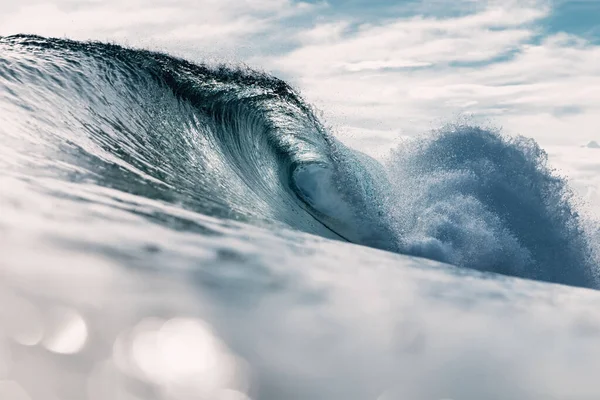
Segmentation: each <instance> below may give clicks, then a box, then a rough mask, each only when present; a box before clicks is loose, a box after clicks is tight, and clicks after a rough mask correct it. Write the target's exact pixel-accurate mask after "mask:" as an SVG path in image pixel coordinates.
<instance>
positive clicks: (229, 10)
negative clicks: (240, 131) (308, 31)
mask: <svg viewBox="0 0 600 400" xmlns="http://www.w3.org/2000/svg"><path fill="white" fill-rule="evenodd" d="M316 7H319V5H318V4H317V5H309V4H307V3H302V2H299V3H298V2H294V1H292V0H243V1H238V0H218V1H217V0H203V1H202V2H201V3H198V2H194V1H190V0H177V1H166V0H154V1H147V2H145V1H144V2H143V1H140V0H125V1H117V0H108V1H103V2H99V1H87V2H81V3H74V2H71V1H67V0H58V1H54V2H52V3H35V2H34V3H32V2H24V3H22V4H21V6H20V7H19V6H15V5H10V4H6V5H5V4H1V5H0V35H10V34H17V33H32V34H40V35H44V36H61V37H62V36H66V37H69V38H73V39H80V40H85V39H94V40H110V41H117V42H121V43H126V44H130V45H135V46H142V47H155V48H160V49H166V50H170V51H171V52H178V51H180V50H182V49H190V48H194V47H195V48H197V49H199V50H201V51H202V50H206V51H208V52H210V53H218V52H219V51H222V50H223V49H224V48H225V49H233V48H235V47H236V46H241V45H244V42H246V41H247V40H248V39H249V38H250V37H252V36H253V35H257V34H260V33H262V32H265V31H268V30H275V31H276V30H277V29H276V28H275V27H274V26H275V25H277V24H278V23H280V22H281V21H284V20H286V19H287V18H292V17H294V16H297V15H301V14H303V13H306V12H308V11H310V10H312V9H314V8H316Z"/></svg>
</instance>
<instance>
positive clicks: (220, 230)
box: [0, 35, 600, 400]
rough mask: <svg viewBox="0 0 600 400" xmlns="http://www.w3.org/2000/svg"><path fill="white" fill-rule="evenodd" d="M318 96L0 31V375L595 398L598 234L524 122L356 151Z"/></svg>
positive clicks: (34, 379) (394, 393)
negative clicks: (519, 128) (387, 150)
mask: <svg viewBox="0 0 600 400" xmlns="http://www.w3.org/2000/svg"><path fill="white" fill-rule="evenodd" d="M315 115H316V114H315V112H314V110H313V108H312V107H311V106H310V105H309V104H307V103H306V102H305V101H304V100H303V99H302V98H301V96H300V95H299V93H297V91H296V90H294V89H293V88H291V87H290V86H289V85H288V84H286V83H285V82H283V81H281V80H279V79H277V78H274V77H272V76H269V75H266V74H264V73H260V72H256V71H253V70H249V69H241V68H234V67H228V66H221V67H209V66H207V65H198V64H193V63H190V62H188V61H185V60H181V59H176V58H173V57H170V56H168V55H165V54H161V53H154V52H149V51H143V50H134V49H128V48H124V47H120V46H117V45H112V44H103V43H82V42H74V41H69V40H64V39H60V40H59V39H47V38H42V37H37V36H25V35H19V36H10V37H4V38H0V138H1V140H0V185H1V188H2V191H1V192H0V206H1V211H2V212H1V213H0V233H2V235H3V237H4V239H3V241H2V244H1V245H0V246H1V249H2V254H3V256H2V259H0V265H1V267H2V271H3V275H4V276H5V277H4V283H3V286H4V288H5V290H4V295H3V296H4V297H5V299H4V301H3V303H4V304H6V305H7V306H6V307H5V311H4V312H3V315H2V318H3V319H2V321H3V322H4V323H3V326H4V327H6V328H5V329H4V331H2V339H1V340H0V345H1V347H0V349H5V353H6V354H8V355H7V356H6V357H5V360H6V361H5V362H4V363H1V362H0V372H1V373H2V374H3V375H5V377H6V382H11V383H10V385H9V386H6V387H3V386H2V385H0V394H2V393H8V394H9V395H10V396H13V397H14V396H21V397H15V398H33V399H38V398H40V399H41V398H44V399H47V398H51V399H54V398H56V399H70V398H73V399H75V398H91V399H105V398H126V399H151V398H166V399H217V400H219V399H223V400H225V399H246V398H252V399H307V398H310V399H417V400H419V399H424V400H425V399H439V398H455V399H457V400H458V399H482V398H485V399H509V398H510V399H539V398H552V397H549V396H554V398H565V399H566V398H572V399H584V398H585V399H587V398H590V399H591V398H595V397H594V396H598V395H599V394H600V386H598V385H597V384H596V379H595V374H594V372H593V371H594V369H595V368H597V367H598V366H599V365H600V358H599V357H598V356H599V355H600V354H599V353H600V348H598V347H597V346H596V345H595V343H598V342H597V339H598V332H600V328H599V327H600V315H599V313H598V312H597V309H598V308H597V305H598V304H600V297H599V296H598V294H597V293H596V291H594V290H589V289H597V288H598V285H599V282H598V272H599V269H598V265H599V262H598V261H599V260H598V253H597V240H596V239H595V236H594V235H595V231H594V230H593V229H592V228H590V226H591V225H592V224H591V222H590V221H586V220H585V218H584V217H582V216H580V214H579V212H578V206H579V205H578V202H577V198H576V197H575V196H574V195H573V193H572V192H571V190H570V189H569V187H568V185H567V182H566V180H565V179H564V178H562V177H560V176H559V175H558V174H557V173H555V171H553V170H552V168H551V167H550V166H549V165H548V161H547V156H546V153H545V152H544V151H543V150H542V149H541V148H540V147H539V146H538V145H537V144H536V143H535V142H534V141H532V140H529V139H526V138H523V137H517V138H511V137H507V136H504V135H503V134H501V133H500V132H498V131H496V130H492V129H486V128H483V127H478V126H474V125H469V124H449V125H448V126H447V127H445V128H442V129H439V130H437V131H434V132H431V133H428V134H426V135H423V136H422V137H419V138H416V139H414V140H412V141H410V142H406V143H403V144H402V145H400V146H399V147H398V148H397V149H395V150H394V151H393V153H392V154H390V155H389V156H388V157H387V158H386V159H385V160H375V159H373V158H371V157H369V156H367V155H365V154H362V153H361V152H359V151H357V150H354V149H350V148H348V147H346V146H345V145H343V144H342V143H340V142H339V141H338V140H336V139H335V137H333V136H332V135H331V134H330V133H329V132H328V131H327V129H326V128H325V126H324V125H323V124H322V123H321V122H320V121H319V120H318V118H317V117H316V116H315ZM440 262H441V263H445V264H441V263H440ZM514 277H516V278H514ZM517 278H526V279H527V280H522V279H517ZM564 285H568V286H564ZM9 309H10V310H9ZM11 310H16V311H11ZM0 354H2V353H1V352H0ZM2 367H4V368H2ZM492 377H493V378H492ZM0 379H4V377H3V376H2V375H0ZM465 382H466V383H465ZM549 382H550V383H549ZM11 385H12V386H11ZM3 390H4V392H3ZM15 393H18V394H15ZM23 396H27V397H23ZM83 396H87V397H83ZM540 396H541V397H540ZM0 397H1V396H0Z"/></svg>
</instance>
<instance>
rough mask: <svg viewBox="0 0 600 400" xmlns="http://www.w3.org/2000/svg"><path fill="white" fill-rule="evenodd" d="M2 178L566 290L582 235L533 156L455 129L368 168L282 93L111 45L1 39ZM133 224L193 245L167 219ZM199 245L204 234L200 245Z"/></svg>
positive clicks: (563, 187) (590, 265)
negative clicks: (123, 196) (157, 204)
mask: <svg viewBox="0 0 600 400" xmlns="http://www.w3.org/2000/svg"><path fill="white" fill-rule="evenodd" d="M0 92H1V93H0V113H1V114H0V115H1V118H2V119H1V121H2V124H1V125H0V135H1V137H2V141H1V143H0V152H1V154H3V155H4V156H3V158H2V160H0V166H1V167H2V169H3V170H5V171H10V173H11V174H12V175H14V176H17V177H19V178H20V179H31V178H32V177H35V178H36V179H44V178H48V179H53V180H54V181H58V182H69V183H77V184H90V185H92V184H93V185H97V186H101V187H105V188H109V189H111V190H116V191H119V192H124V193H130V194H134V195H137V196H143V197H146V198H149V199H153V200H158V201H161V202H164V203H166V204H170V205H175V206H176V207H178V208H180V209H182V210H188V211H193V212H197V213H201V214H205V215H209V216H212V217H217V218H221V219H225V220H231V219H233V220H238V221H242V222H247V223H251V224H256V225H260V226H266V227H271V226H273V227H282V226H283V227H286V228H291V229H295V230H300V231H304V232H308V233H311V234H315V235H319V236H323V237H326V238H331V239H338V240H344V241H349V242H353V243H356V244H359V245H365V246H370V247H375V248H379V249H383V250H387V251H392V252H397V253H404V254H408V255H415V256H419V257H425V258H430V259H434V260H438V261H443V262H446V263H449V264H453V265H456V266H459V267H465V268H471V269H476V270H481V271H488V272H496V273H501V274H507V275H515V276H519V277H525V278H531V279H537V280H543V281H550V282H557V283H564V284H569V285H575V286H583V287H592V288H596V287H597V286H598V283H597V277H596V271H597V267H596V266H597V265H598V262H597V259H596V256H595V254H596V253H595V249H594V244H593V240H592V239H591V235H590V232H588V231H587V230H586V229H585V224H584V221H582V218H581V217H580V216H579V214H578V212H577V210H576V202H575V200H574V196H573V195H572V193H571V191H570V190H569V188H568V186H567V184H566V181H565V180H564V179H563V178H561V177H559V176H558V175H556V174H555V173H554V172H553V171H552V169H551V168H550V167H548V165H547V159H546V155H545V153H544V152H543V150H541V149H540V148H539V147H538V146H537V145H536V144H535V143H534V142H533V141H531V140H527V139H524V138H506V137H504V136H503V135H501V134H500V133H498V132H496V131H493V130H488V129H483V128H478V127H474V126H469V125H455V126H449V127H447V128H444V129H441V130H439V131H437V132H433V133H432V134H430V135H428V136H424V137H422V138H418V139H416V140H413V141H411V142H408V143H405V144H402V145H401V146H400V147H399V148H398V149H396V150H395V151H394V152H393V154H392V155H391V156H390V157H388V159H387V160H385V161H384V162H381V163H380V162H378V161H376V160H374V159H372V158H370V157H368V156H366V155H364V154H362V153H360V152H358V151H355V150H351V149H349V148H347V147H346V146H344V145H343V144H342V143H340V142H339V141H337V140H336V139H335V138H334V137H333V136H332V135H331V134H330V133H329V132H328V131H327V129H326V128H325V126H324V125H323V124H322V123H321V122H320V121H319V120H318V118H317V117H316V116H315V112H314V110H313V109H312V107H311V106H310V105H308V104H307V103H306V102H304V101H303V99H302V98H301V97H300V95H299V94H298V93H297V91H295V90H294V89H292V88H291V87H290V86H289V85H288V84H286V83H285V82H283V81H281V80H279V79H277V78H274V77H271V76H269V75H267V74H264V73H260V72H256V71H253V70H249V69H243V68H234V67H226V66H222V67H209V66H206V65H197V64H193V63H190V62H188V61H185V60H181V59H177V58H173V57H170V56H168V55H165V54H161V53H156V52H149V51H143V50H134V49H128V48H124V47H121V46H117V45H112V44H103V43H95V42H94V43H81V42H75V41H69V40H62V39H61V40H59V39H47V38H42V37H37V36H25V35H18V36H10V37H4V38H0ZM136 212H138V213H139V214H140V215H143V216H144V217H145V218H148V219H150V220H152V221H153V222H155V223H157V224H161V225H167V226H169V227H173V228H176V229H181V230H186V229H187V230H193V229H194V227H193V226H192V224H189V223H188V222H187V221H186V220H185V219H183V218H181V217H180V216H178V215H176V214H160V215H158V214H152V213H147V212H145V211H144V210H137V211H136ZM201 233H202V232H201Z"/></svg>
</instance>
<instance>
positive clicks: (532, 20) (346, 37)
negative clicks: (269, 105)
mask: <svg viewBox="0 0 600 400" xmlns="http://www.w3.org/2000/svg"><path fill="white" fill-rule="evenodd" d="M599 15H600V1H598V0H579V1H575V0H572V1H569V0H501V1H494V0H490V1H486V0H455V1H444V0H396V1H390V0H388V1H386V0H328V1H320V0H314V1H313V0H306V1H296V0H247V1H245V0H48V1H43V0H39V1H38V0H21V1H14V0H0V35H8V34H14V33H37V34H41V35H46V36H59V37H63V36H65V37H69V38H75V39H98V40H110V41H114V42H117V43H124V44H128V45H131V46H136V47H144V48H150V49H156V50H163V51H167V52H169V53H172V54H176V55H179V56H183V57H186V58H188V59H191V60H195V61H208V62H211V63H212V62H228V63H246V64H248V65H250V66H252V67H254V68H258V69H262V70H266V71H268V72H271V73H273V74H275V75H277V76H279V77H282V78H284V79H286V80H287V81H289V82H290V83H291V84H292V85H294V86H295V87H296V88H298V89H299V90H300V91H301V92H302V93H303V95H304V96H305V97H306V98H307V99H308V101H309V102H311V103H312V104H314V105H316V106H317V108H318V109H320V110H321V111H322V112H323V118H324V119H325V121H326V123H327V124H328V125H330V126H331V127H332V129H333V131H334V132H335V133H336V135H337V136H338V137H340V138H341V139H342V140H344V141H345V142H347V143H348V144H350V145H351V146H354V147H358V148H361V149H363V150H364V151H367V152H369V153H371V154H374V155H377V154H380V153H383V152H384V151H385V150H386V149H389V148H390V147H392V146H394V144H395V143H397V142H398V141H399V140H400V139H401V138H402V137H406V136H413V135H417V134H422V133H425V132H427V131H428V130H430V129H431V128H435V127H437V126H439V125H442V124H444V123H446V122H449V121H455V120H457V119H460V118H468V119H470V120H471V121H475V122H477V123H481V124H484V125H491V126H495V127H502V129H503V130H504V131H505V132H506V133H508V134H522V135H524V136H528V137H533V138H534V139H536V140H537V141H538V142H539V143H540V144H541V145H542V146H543V147H544V148H546V149H547V150H548V152H549V153H550V155H551V159H552V160H553V162H554V163H555V165H556V166H557V167H558V168H560V169H561V171H563V172H564V173H565V174H569V175H570V176H572V178H573V179H574V185H575V186H577V188H578V190H581V191H582V193H584V194H585V196H587V197H588V198H590V199H592V198H593V199H595V200H596V199H597V200H600V196H599V195H598V193H600V192H599V191H598V188H600V179H599V178H598V176H599V175H600V149H598V148H592V147H594V146H593V143H592V145H590V146H587V147H586V145H588V144H589V143H590V142H592V141H598V142H599V143H600V21H599V19H598V16H599ZM598 147H600V146H598Z"/></svg>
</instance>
